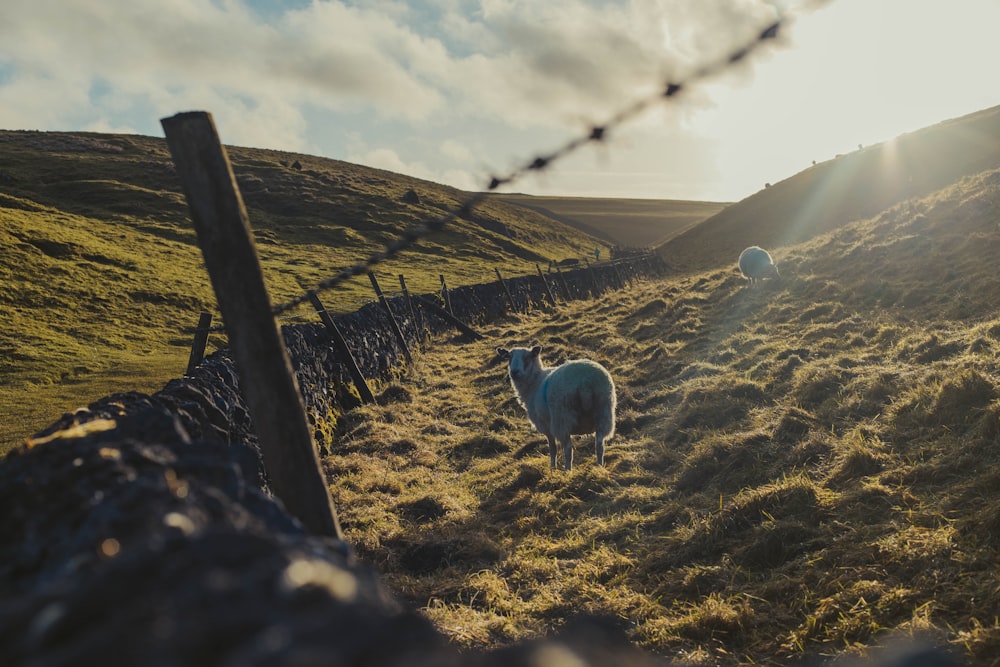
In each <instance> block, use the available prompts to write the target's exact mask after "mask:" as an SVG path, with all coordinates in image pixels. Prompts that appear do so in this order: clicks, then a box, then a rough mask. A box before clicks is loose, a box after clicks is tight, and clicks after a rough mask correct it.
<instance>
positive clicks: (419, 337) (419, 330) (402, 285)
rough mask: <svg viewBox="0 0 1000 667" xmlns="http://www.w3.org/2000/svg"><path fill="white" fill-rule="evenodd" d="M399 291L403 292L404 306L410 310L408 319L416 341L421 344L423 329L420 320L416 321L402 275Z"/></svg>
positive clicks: (410, 298)
mask: <svg viewBox="0 0 1000 667" xmlns="http://www.w3.org/2000/svg"><path fill="white" fill-rule="evenodd" d="M399 289H401V290H403V296H404V297H406V305H407V306H408V307H409V309H410V319H411V320H413V328H414V329H416V333H417V340H418V341H420V342H421V343H423V342H424V327H423V322H422V319H423V318H421V319H419V320H418V319H417V309H416V308H414V307H413V297H411V296H410V290H408V289H406V279H405V278H404V277H403V274H402V273H400V274H399Z"/></svg>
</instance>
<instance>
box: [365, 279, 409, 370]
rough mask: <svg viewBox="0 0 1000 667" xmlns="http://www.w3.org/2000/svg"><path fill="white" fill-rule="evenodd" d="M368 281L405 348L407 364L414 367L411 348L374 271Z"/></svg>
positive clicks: (404, 353) (394, 332) (398, 341)
mask: <svg viewBox="0 0 1000 667" xmlns="http://www.w3.org/2000/svg"><path fill="white" fill-rule="evenodd" d="M368 280H370V281H372V287H373V288H374V289H375V294H376V295H377V296H378V300H379V302H381V304H382V307H383V308H385V312H386V314H387V315H388V316H389V324H390V325H391V326H392V333H393V334H395V336H396V342H397V343H399V346H400V347H401V348H403V356H404V357H406V363H407V364H409V365H410V366H412V365H413V357H412V356H411V355H410V347H409V346H408V345H407V344H406V336H404V335H403V330H402V329H400V328H399V322H397V321H396V316H395V315H393V313H392V308H390V307H389V301H388V300H387V299H386V298H385V295H384V294H382V288H381V287H379V286H378V280H376V279H375V273H374V272H372V271H369V272H368Z"/></svg>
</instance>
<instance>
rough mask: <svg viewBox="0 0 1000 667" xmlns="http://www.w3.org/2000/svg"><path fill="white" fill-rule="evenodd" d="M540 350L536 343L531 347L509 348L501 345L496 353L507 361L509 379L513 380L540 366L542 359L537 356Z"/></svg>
mask: <svg viewBox="0 0 1000 667" xmlns="http://www.w3.org/2000/svg"><path fill="white" fill-rule="evenodd" d="M541 352H542V346H541V345H536V346H534V347H533V348H531V349H528V348H526V347H515V348H512V349H510V350H508V349H506V348H503V347H498V348H497V354H498V355H499V356H500V358H501V359H506V360H507V361H508V362H509V369H508V370H509V372H510V379H511V380H514V381H515V382H516V381H518V380H521V379H523V378H525V377H527V376H528V375H530V374H532V373H534V372H536V371H537V369H539V368H541V366H542V360H541V357H540V356H539V355H540V354H541Z"/></svg>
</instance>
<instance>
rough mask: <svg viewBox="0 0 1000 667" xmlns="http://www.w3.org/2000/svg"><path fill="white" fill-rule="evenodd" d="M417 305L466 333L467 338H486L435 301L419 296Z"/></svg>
mask: <svg viewBox="0 0 1000 667" xmlns="http://www.w3.org/2000/svg"><path fill="white" fill-rule="evenodd" d="M417 303H418V304H419V305H420V307H421V308H426V309H427V310H429V311H431V312H432V313H434V314H435V315H437V316H438V317H440V318H441V319H443V320H444V321H445V322H447V323H449V324H451V325H452V326H454V327H455V328H456V329H458V330H459V331H461V332H462V333H464V334H465V335H466V336H470V337H472V338H474V339H476V340H484V338H485V337H484V336H483V335H482V334H481V333H479V332H478V331H476V330H475V329H473V328H472V327H470V326H469V325H468V324H466V323H465V322H463V321H462V320H460V319H458V318H457V317H455V316H454V315H452V314H451V313H449V312H448V311H447V310H445V309H444V308H442V307H441V306H439V305H437V304H436V303H434V302H433V301H431V300H429V299H426V298H424V297H422V296H417Z"/></svg>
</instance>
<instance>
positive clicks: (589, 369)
mask: <svg viewBox="0 0 1000 667" xmlns="http://www.w3.org/2000/svg"><path fill="white" fill-rule="evenodd" d="M496 350H497V354H498V355H500V357H501V358H503V359H507V360H509V362H510V368H509V372H510V383H511V385H513V387H514V391H515V392H517V398H518V400H519V401H520V403H521V405H523V406H524V409H525V410H527V412H528V419H529V420H530V421H531V423H532V424H533V425H534V426H535V428H536V429H538V432H539V433H542V434H544V435H545V437H546V438H548V441H549V464H550V466H551V468H552V469H553V470H555V467H556V443H557V442H558V443H560V444H562V446H563V468H565V469H566V470H572V469H573V440H572V438H571V437H570V436H572V435H585V434H589V433H594V434H595V436H596V447H597V465H604V443H605V441H607V440H608V439H609V438H611V436H613V435H614V434H615V403H616V402H617V397H616V395H615V383H614V381H613V380H612V379H611V375H610V374H609V373H608V371H607V370H606V369H605V368H604V367H603V366H601V365H600V364H598V363H596V362H593V361H591V360H590V359H575V360H572V361H567V362H566V363H564V364H562V365H560V366H543V365H542V359H541V356H540V354H541V351H542V348H541V346H539V345H536V346H535V347H533V348H531V349H530V350H529V349H528V348H526V347H515V348H513V349H511V350H507V349H504V348H502V347H498V348H497V349H496Z"/></svg>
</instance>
